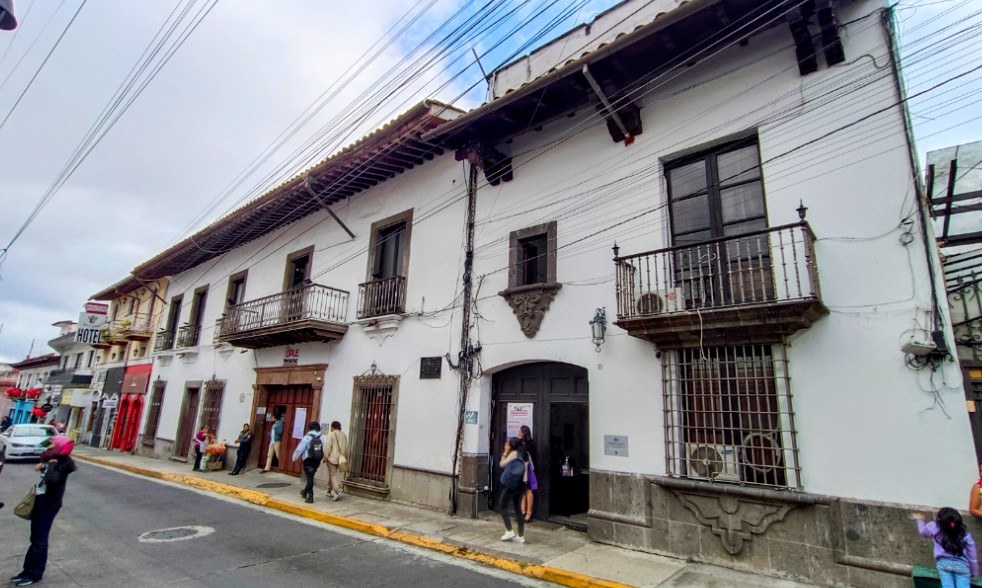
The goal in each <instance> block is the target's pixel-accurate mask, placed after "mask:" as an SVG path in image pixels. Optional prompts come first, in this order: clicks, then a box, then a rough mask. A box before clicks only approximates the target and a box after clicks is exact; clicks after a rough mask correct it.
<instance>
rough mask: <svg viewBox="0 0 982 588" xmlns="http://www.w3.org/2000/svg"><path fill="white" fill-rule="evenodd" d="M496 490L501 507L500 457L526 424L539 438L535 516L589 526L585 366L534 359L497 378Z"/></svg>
mask: <svg viewBox="0 0 982 588" xmlns="http://www.w3.org/2000/svg"><path fill="white" fill-rule="evenodd" d="M491 385H492V417H491V418H492V423H493V426H492V430H491V439H490V443H491V445H490V447H491V455H492V459H491V460H490V462H491V468H490V470H491V472H490V473H491V482H492V484H491V486H492V488H493V491H492V493H491V497H492V501H493V502H492V505H494V506H497V502H496V500H497V496H498V491H497V482H498V477H499V476H500V473H501V472H500V469H499V468H498V459H499V458H500V456H501V453H502V449H503V447H504V444H505V442H506V440H507V438H508V437H509V436H514V435H515V434H516V432H517V428H518V426H519V425H521V424H525V425H527V426H528V427H529V428H530V429H532V438H533V439H534V440H535V455H533V456H532V460H533V463H534V464H535V472H536V478H537V479H538V483H539V489H538V491H537V492H536V497H535V514H534V516H535V518H538V519H544V520H550V521H553V522H557V523H560V524H563V525H566V526H569V527H573V528H578V529H586V513H587V511H588V510H589V508H590V486H589V481H590V447H589V421H588V414H589V384H588V380H587V371H586V370H585V369H583V368H580V367H576V366H573V365H568V364H561V363H534V364H527V365H522V366H518V367H514V368H510V369H507V370H504V371H502V372H499V373H497V374H495V375H494V376H492V380H491Z"/></svg>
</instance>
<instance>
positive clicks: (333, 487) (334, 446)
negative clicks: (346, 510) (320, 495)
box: [324, 421, 348, 501]
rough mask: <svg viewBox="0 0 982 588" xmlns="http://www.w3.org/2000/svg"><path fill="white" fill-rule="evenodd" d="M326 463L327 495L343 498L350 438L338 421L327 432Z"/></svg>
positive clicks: (334, 498) (331, 497)
mask: <svg viewBox="0 0 982 588" xmlns="http://www.w3.org/2000/svg"><path fill="white" fill-rule="evenodd" d="M324 463H326V464H327V497H328V498H330V499H331V500H335V501H337V500H341V482H342V481H343V478H344V473H345V472H346V471H348V438H347V437H345V435H344V433H343V432H342V431H341V423H339V422H338V421H334V422H333V423H331V432H330V433H328V434H327V449H326V450H325V452H324Z"/></svg>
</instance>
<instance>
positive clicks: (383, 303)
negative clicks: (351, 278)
mask: <svg viewBox="0 0 982 588" xmlns="http://www.w3.org/2000/svg"><path fill="white" fill-rule="evenodd" d="M405 310H406V278H405V277H403V276H395V277H393V278H385V279H382V280H372V281H371V282H365V283H364V284H359V285H358V318H360V319H363V318H371V317H373V316H383V315H386V314H400V313H402V312H405Z"/></svg>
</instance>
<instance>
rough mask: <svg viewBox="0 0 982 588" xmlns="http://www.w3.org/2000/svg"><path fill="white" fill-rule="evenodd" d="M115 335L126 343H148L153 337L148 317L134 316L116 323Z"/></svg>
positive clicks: (145, 315)
mask: <svg viewBox="0 0 982 588" xmlns="http://www.w3.org/2000/svg"><path fill="white" fill-rule="evenodd" d="M114 327H115V329H114V331H115V332H116V335H117V336H118V337H120V338H122V339H125V340H126V341H149V340H150V337H151V336H152V335H153V330H152V324H151V320H150V315H147V314H135V315H133V316H132V317H130V318H128V319H123V320H121V321H116V323H115V325H114Z"/></svg>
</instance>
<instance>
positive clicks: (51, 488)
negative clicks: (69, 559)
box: [10, 435, 77, 586]
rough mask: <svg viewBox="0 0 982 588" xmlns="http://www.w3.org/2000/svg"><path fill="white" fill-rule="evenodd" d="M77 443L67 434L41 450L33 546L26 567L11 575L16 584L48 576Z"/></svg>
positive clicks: (73, 468) (25, 561)
mask: <svg viewBox="0 0 982 588" xmlns="http://www.w3.org/2000/svg"><path fill="white" fill-rule="evenodd" d="M74 447H75V444H74V443H72V442H71V441H70V440H69V439H68V437H65V436H64V435H56V436H54V437H52V438H51V445H50V446H49V448H48V450H47V451H45V452H44V453H42V454H41V463H39V464H38V465H37V467H35V469H36V470H37V471H39V472H41V481H40V482H38V485H37V494H36V497H35V499H34V510H32V511H31V547H30V548H29V549H28V550H27V555H25V556H24V569H23V571H21V573H19V574H17V575H16V576H14V577H13V578H11V579H10V581H11V583H13V585H14V586H30V585H31V584H34V583H36V582H40V581H41V578H42V577H43V576H44V569H45V567H46V566H47V563H48V535H49V534H50V533H51V525H52V524H53V523H54V521H55V517H56V516H57V515H58V511H59V510H61V502H62V499H63V498H64V496H65V484H66V483H67V481H68V476H69V474H71V473H72V472H74V471H75V470H76V469H77V468H76V466H75V462H74V461H73V460H72V458H71V457H70V456H71V453H72V449H73V448H74Z"/></svg>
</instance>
